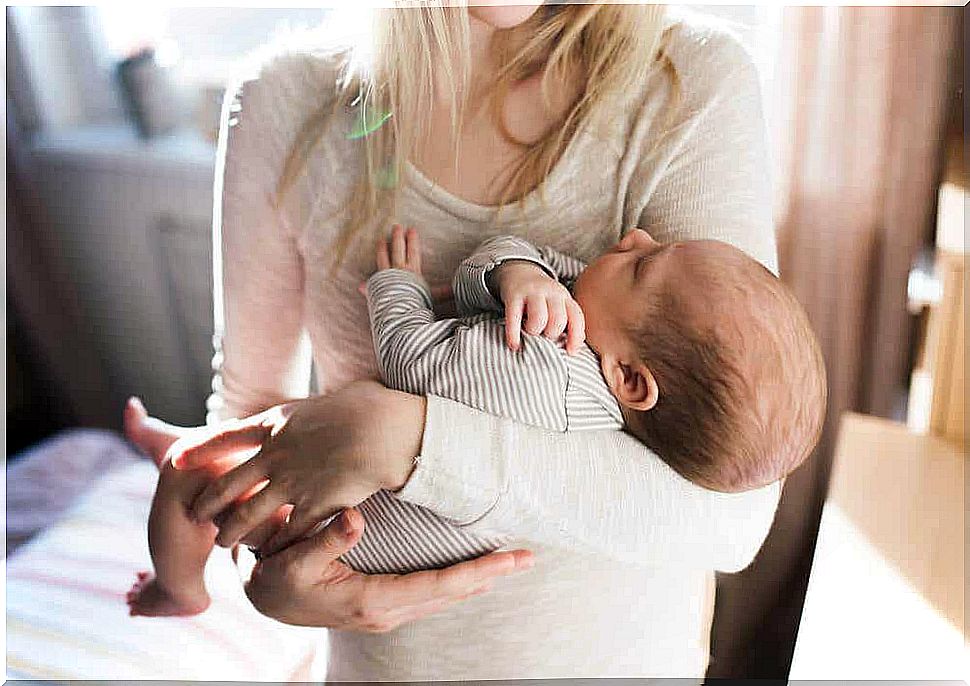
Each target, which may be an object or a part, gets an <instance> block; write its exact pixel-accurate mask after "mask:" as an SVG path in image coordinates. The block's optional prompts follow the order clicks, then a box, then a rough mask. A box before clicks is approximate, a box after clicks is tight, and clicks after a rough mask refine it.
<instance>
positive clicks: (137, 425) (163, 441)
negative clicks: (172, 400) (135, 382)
mask: <svg viewBox="0 0 970 686" xmlns="http://www.w3.org/2000/svg"><path fill="white" fill-rule="evenodd" d="M124 422H125V437H126V438H127V439H128V440H129V441H131V442H132V443H134V444H135V445H137V446H138V447H139V448H141V449H142V450H143V451H144V452H146V453H148V455H149V457H151V458H152V459H153V460H154V461H155V464H157V465H159V466H161V464H162V462H163V461H164V460H165V453H166V451H168V448H169V446H170V445H172V443H174V442H175V441H176V440H178V438H179V437H180V436H181V435H182V433H183V432H184V430H182V431H180V427H177V426H172V425H171V424H167V423H165V422H163V421H161V420H159V419H156V418H155V417H150V416H149V415H148V411H147V410H145V406H144V405H142V403H141V401H140V400H138V398H134V397H132V398H129V399H128V403H127V404H126V405H125V416H124Z"/></svg>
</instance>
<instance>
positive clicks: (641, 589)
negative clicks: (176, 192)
mask: <svg viewBox="0 0 970 686" xmlns="http://www.w3.org/2000/svg"><path fill="white" fill-rule="evenodd" d="M668 22H669V23H670V28H669V30H670V32H671V34H670V36H669V42H668V54H669V57H670V60H671V62H672V64H673V66H674V69H675V72H676V79H672V78H671V75H670V73H669V71H665V70H658V71H657V72H656V73H655V74H654V75H653V76H651V77H649V78H648V79H646V80H645V82H644V83H643V84H642V88H641V89H640V90H639V91H638V92H635V93H629V94H625V96H624V101H623V105H622V106H618V107H617V108H616V111H615V116H613V117H612V118H611V119H610V120H609V122H607V123H606V125H605V126H599V127H596V128H595V129H594V128H589V129H584V130H583V131H581V132H579V133H578V134H577V137H576V138H575V139H574V140H573V141H572V142H571V143H570V145H569V146H568V148H567V150H566V152H565V154H564V155H563V157H561V158H560V160H559V161H558V162H557V164H556V166H555V167H554V168H553V171H552V173H551V174H550V177H549V178H548V179H547V183H546V185H545V187H544V189H543V192H542V193H538V192H534V193H532V194H530V195H529V196H527V198H526V202H525V203H524V208H523V210H522V211H519V210H518V209H516V208H503V209H502V211H501V212H498V211H497V208H494V207H483V206H480V205H475V204H473V203H470V202H467V201H465V200H463V199H461V198H458V197H455V196H454V195H452V194H450V193H448V192H446V191H445V190H443V189H442V188H440V187H438V186H436V185H435V184H434V183H433V182H432V181H430V180H429V179H427V178H425V177H424V175H422V174H421V172H420V171H418V170H417V169H416V168H414V167H413V166H411V165H405V173H404V174H403V175H402V179H401V185H402V187H401V192H400V198H399V203H398V209H397V217H396V219H397V220H398V221H400V222H401V223H404V224H407V225H412V226H415V227H417V228H418V229H419V230H420V232H421V238H422V246H423V251H424V252H423V255H422V260H423V265H424V271H425V273H426V275H427V277H428V279H429V281H430V282H431V283H443V282H447V281H450V278H451V276H452V274H453V272H454V270H455V268H456V266H457V265H458V263H459V261H460V260H461V259H462V258H463V257H465V256H466V255H468V254H469V253H470V252H471V251H472V250H474V249H475V248H476V247H477V246H478V245H479V244H480V243H481V242H482V240H483V239H485V238H487V237H489V236H492V235H497V234H515V235H519V236H522V237H524V238H526V239H528V240H529V241H531V242H533V243H534V244H539V245H549V246H552V247H554V248H556V249H557V250H559V251H561V252H564V253H566V254H571V255H575V256H576V257H578V258H580V259H582V260H584V261H587V262H588V261H591V260H592V259H594V258H595V257H596V256H597V255H598V254H599V253H600V252H602V251H603V250H605V249H606V248H608V247H609V246H611V245H612V244H613V243H614V242H615V241H616V240H617V239H618V238H619V237H620V236H621V235H622V233H623V232H624V231H625V229H627V228H629V227H631V226H640V227H642V228H645V229H647V230H648V231H650V232H651V233H652V234H653V236H654V237H655V238H657V239H658V240H660V241H671V240H686V239H699V238H716V239H720V240H724V241H727V242H730V243H733V244H734V245H736V246H738V247H739V248H741V249H743V250H745V251H747V252H748V253H749V254H751V255H753V256H754V257H755V258H757V259H759V260H760V261H762V262H763V263H764V264H766V265H768V266H769V267H770V268H771V269H773V270H774V269H776V263H775V243H774V233H773V226H772V222H771V196H770V191H769V183H768V160H767V156H766V134H765V125H764V121H763V116H762V107H761V95H760V89H759V81H758V74H757V71H756V69H755V67H754V64H753V61H752V59H751V57H750V56H749V54H748V53H747V52H746V50H745V49H744V48H743V47H742V46H741V44H740V43H739V42H738V40H737V38H736V37H735V35H734V34H732V33H731V32H729V31H728V30H726V29H724V28H722V27H720V26H719V25H717V24H716V23H712V22H711V21H710V20H707V19H700V18H698V17H694V16H683V17H676V18H673V17H672V18H670V19H668ZM335 79H336V68H335V61H334V60H333V59H332V58H327V57H323V56H319V55H318V54H314V53H309V52H289V53H286V54H281V55H277V56H275V57H273V58H272V59H270V60H267V61H265V62H264V63H262V64H261V66H260V69H259V71H258V74H257V75H256V76H255V77H254V78H251V79H248V80H244V81H242V82H241V84H239V87H238V91H237V92H236V97H235V98H234V99H231V100H230V101H229V102H227V107H226V108H225V110H224V121H223V132H222V136H221V138H220V150H219V154H220V157H219V159H220V167H219V171H218V172H217V178H216V194H217V197H220V196H221V198H222V202H221V203H219V202H217V211H216V217H215V222H214V226H215V229H214V230H215V232H216V233H215V241H216V243H215V247H216V251H215V255H216V256H215V268H216V274H217V275H219V274H221V278H220V277H219V276H217V278H216V281H217V284H216V298H215V301H216V337H215V341H216V348H217V350H216V355H215V359H214V367H215V369H216V374H215V376H214V379H213V391H214V392H213V394H212V396H211V398H210V403H209V409H210V414H209V419H210V421H217V420H219V419H224V418H228V417H234V416H244V415H247V414H251V413H253V412H257V411H259V410H262V409H265V408H266V407H269V406H271V405H274V404H277V403H280V402H284V401H286V400H290V399H293V398H298V397H303V396H305V395H307V393H308V392H309V379H310V360H311V351H312V360H313V362H314V366H315V369H316V374H317V379H318V386H319V391H320V392H321V393H325V392H328V391H331V390H333V389H336V388H339V387H340V386H342V385H344V384H346V383H348V382H349V381H352V380H355V379H361V378H377V368H376V365H375V361H374V352H373V345H372V341H371V334H370V328H369V323H368V317H367V309H366V305H365V301H364V298H363V296H361V295H360V293H359V292H358V290H357V287H358V284H360V283H361V281H363V280H364V279H366V277H367V276H369V275H370V273H371V272H372V271H373V270H374V268H375V265H374V264H373V238H374V236H375V235H376V233H373V232H372V233H370V234H368V235H366V236H365V237H363V238H361V239H360V240H358V241H356V242H355V243H353V244H352V246H351V249H350V251H349V256H348V259H347V260H346V261H345V262H344V263H343V264H342V265H341V266H340V267H339V268H338V269H336V270H334V269H332V266H331V258H332V246H333V243H334V240H335V238H336V237H337V236H338V234H339V233H340V230H341V228H342V226H343V221H344V220H345V218H346V217H345V215H344V208H345V207H346V199H347V193H348V192H349V190H350V188H351V187H352V184H353V182H354V180H355V179H356V178H357V175H358V174H359V172H360V162H359V160H360V157H359V155H360V142H359V140H355V139H354V138H353V137H350V136H348V135H347V134H348V133H349V132H350V131H351V128H352V120H351V117H350V114H349V113H347V115H346V116H340V117H338V119H337V121H335V122H334V124H333V126H331V128H330V129H329V130H328V131H327V133H326V135H325V136H324V138H323V140H322V141H321V142H320V144H319V145H318V146H317V147H316V148H315V149H314V151H313V153H312V155H311V157H310V160H309V164H308V166H307V169H306V172H305V173H304V174H303V176H302V177H301V179H300V181H299V183H298V184H297V186H296V189H295V192H294V194H293V195H292V196H291V198H290V200H289V201H288V202H287V203H286V204H284V206H283V207H282V208H280V209H274V206H273V203H272V192H273V190H274V188H275V184H276V182H277V180H278V178H279V175H280V172H281V170H282V166H283V160H284V159H285V155H286V152H287V150H288V148H289V146H290V145H291V143H292V141H293V140H294V138H295V136H296V134H297V131H298V129H299V128H300V126H301V125H302V124H303V123H304V121H305V120H306V119H307V118H308V117H309V116H310V115H311V114H312V113H313V112H315V111H317V110H319V109H320V108H321V107H325V106H326V104H327V102H332V100H331V98H332V97H333V93H334V83H335ZM674 82H676V85H675V83H674ZM671 102H673V104H674V107H675V109H674V110H673V115H670V116H668V113H669V112H670V111H671V110H668V109H667V107H668V105H670V104H671ZM371 228H372V229H373V231H374V232H376V231H377V229H378V227H371ZM321 457H322V458H323V456H321ZM779 493H780V486H779V484H773V485H771V486H768V487H765V488H762V489H759V490H757V491H750V492H747V493H741V494H722V493H714V492H711V491H706V490H704V489H702V488H700V487H698V486H695V485H693V484H691V483H689V482H688V481H686V480H684V479H683V478H681V477H680V476H678V475H677V474H676V473H675V472H674V471H673V470H672V469H670V468H669V467H668V466H667V465H666V464H665V463H664V462H663V461H662V460H660V459H659V458H658V457H657V456H655V455H653V454H651V453H650V452H649V450H647V449H646V448H645V447H643V446H642V445H641V444H640V443H639V442H637V441H636V440H635V439H634V438H632V437H630V436H629V435H627V434H625V433H623V432H618V431H604V432H598V431H591V432H578V433H557V432H552V431H547V430H542V429H538V428H534V427H529V426H525V425H520V424H517V423H515V422H514V421H512V420H509V419H503V418H498V417H493V416H490V415H487V414H484V413H481V412H478V411H476V410H473V409H471V408H469V407H467V406H465V405H462V404H460V403H457V402H454V401H450V400H445V399H441V398H436V397H434V396H432V397H430V398H429V401H428V411H427V420H426V427H425V432H424V437H423V445H422V451H421V455H420V456H419V461H418V466H417V467H416V469H415V471H414V473H413V474H412V476H411V478H410V480H409V481H408V483H407V484H406V485H405V487H404V489H403V490H402V491H401V492H400V493H399V496H400V497H402V498H405V499H407V500H410V501H412V502H415V503H418V504H420V505H423V506H425V507H427V508H429V509H431V510H433V511H435V512H436V513H438V514H440V515H443V516H445V517H449V518H451V519H454V520H456V521H458V522H460V523H462V524H466V525H468V526H469V527H470V528H471V529H472V530H482V531H485V530H494V531H503V532H514V535H515V536H516V541H515V544H516V546H517V547H525V548H529V549H531V550H533V551H534V552H535V554H536V560H537V561H536V565H535V567H534V568H533V569H532V570H530V571H528V572H524V573H521V574H518V575H516V576H512V577H507V578H502V579H499V580H498V581H497V583H496V584H495V587H494V589H493V590H492V591H490V592H489V593H486V594H484V595H481V596H478V597H475V598H472V599H470V600H467V601H464V602H461V603H458V604H455V605H453V606H451V607H449V608H447V609H446V610H444V611H442V612H439V613H438V614H435V615H432V616H430V617H427V618H425V619H423V620H419V621H416V622H413V623H411V624H407V625H404V626H401V627H399V628H398V629H396V630H394V631H391V632H388V633H383V634H364V633H354V632H343V631H331V632H329V636H330V662H329V678H330V679H332V680H354V681H379V680H385V681H386V680H391V681H408V680H459V679H497V678H549V677H604V676H618V677H620V676H625V677H632V676H683V677H698V676H701V675H702V674H703V673H704V669H705V667H706V664H707V659H708V641H709V634H710V621H711V612H712V607H713V572H714V570H724V571H734V570H739V569H741V568H743V567H745V566H746V565H747V564H748V563H749V562H750V561H751V560H752V559H753V558H754V556H755V554H756V553H757V551H758V549H759V547H760V546H761V543H762V541H763V540H764V538H765V536H766V535H767V532H768V529H769V527H770V525H771V522H772V518H773V516H774V511H775V508H776V506H777V502H778V497H779Z"/></svg>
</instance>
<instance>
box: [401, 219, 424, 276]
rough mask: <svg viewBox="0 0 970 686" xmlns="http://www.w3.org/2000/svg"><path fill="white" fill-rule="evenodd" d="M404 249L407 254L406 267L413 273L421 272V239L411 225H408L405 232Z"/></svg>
mask: <svg viewBox="0 0 970 686" xmlns="http://www.w3.org/2000/svg"><path fill="white" fill-rule="evenodd" d="M404 237H405V243H406V246H405V251H406V254H407V263H408V268H409V269H410V270H411V271H413V272H414V273H415V274H420V273H421V239H420V238H418V232H417V230H416V229H415V228H414V227H413V226H409V227H408V230H407V233H406V234H405V236H404Z"/></svg>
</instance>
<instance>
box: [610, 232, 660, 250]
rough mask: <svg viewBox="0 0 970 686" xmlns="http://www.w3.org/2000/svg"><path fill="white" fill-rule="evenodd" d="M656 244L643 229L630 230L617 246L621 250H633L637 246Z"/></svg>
mask: <svg viewBox="0 0 970 686" xmlns="http://www.w3.org/2000/svg"><path fill="white" fill-rule="evenodd" d="M654 243H656V241H654V240H653V238H651V237H650V234H648V233H647V232H646V231H644V230H643V229H630V230H629V231H628V232H627V234H626V235H625V236H623V238H621V239H620V242H619V243H617V244H616V247H617V248H618V249H619V250H632V249H633V248H635V247H637V246H649V245H653V244H654Z"/></svg>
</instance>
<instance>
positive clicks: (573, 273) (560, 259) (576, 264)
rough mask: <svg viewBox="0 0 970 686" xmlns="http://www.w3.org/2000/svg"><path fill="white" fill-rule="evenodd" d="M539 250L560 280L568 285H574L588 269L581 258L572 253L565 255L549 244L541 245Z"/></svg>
mask: <svg viewBox="0 0 970 686" xmlns="http://www.w3.org/2000/svg"><path fill="white" fill-rule="evenodd" d="M538 250H539V254H540V255H541V256H542V259H543V261H544V262H545V263H546V264H548V265H549V266H550V267H551V268H552V271H553V272H554V273H555V275H556V277H557V278H558V279H559V281H561V282H562V283H563V284H565V285H566V286H569V287H572V284H573V282H574V281H576V279H578V278H579V275H580V274H582V273H583V270H584V269H586V264H585V263H584V262H582V261H581V260H577V259H576V258H575V257H572V256H570V255H565V254H563V253H561V252H559V251H558V250H554V249H552V248H550V247H548V246H545V245H544V246H541V247H540V248H539V249H538Z"/></svg>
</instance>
